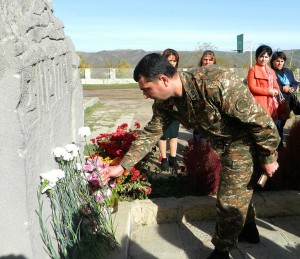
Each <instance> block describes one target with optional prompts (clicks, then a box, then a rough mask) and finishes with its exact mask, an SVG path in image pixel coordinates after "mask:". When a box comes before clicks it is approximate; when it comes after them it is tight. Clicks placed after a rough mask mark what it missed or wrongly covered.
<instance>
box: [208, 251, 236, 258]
mask: <svg viewBox="0 0 300 259" xmlns="http://www.w3.org/2000/svg"><path fill="white" fill-rule="evenodd" d="M229 258H230V256H229V252H221V251H219V250H217V249H215V250H214V251H213V252H212V253H211V254H210V255H209V257H207V259H229Z"/></svg>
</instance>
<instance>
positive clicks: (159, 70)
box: [133, 53, 176, 82]
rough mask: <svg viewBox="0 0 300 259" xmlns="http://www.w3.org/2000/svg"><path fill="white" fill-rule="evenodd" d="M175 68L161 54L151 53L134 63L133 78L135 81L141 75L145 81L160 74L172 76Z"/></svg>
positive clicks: (154, 79)
mask: <svg viewBox="0 0 300 259" xmlns="http://www.w3.org/2000/svg"><path fill="white" fill-rule="evenodd" d="M175 73H176V68H175V67H173V66H172V65H171V64H170V62H169V61H168V60H167V58H166V57H164V56H163V55H161V54H158V53H151V54H148V55H146V56H144V57H143V58H142V59H141V60H140V62H139V63H138V64H137V65H136V67H135V69H134V71H133V78H134V80H135V81H136V82H138V81H139V80H140V78H141V77H142V76H143V77H144V78H145V80H146V81H148V82H152V81H156V80H157V79H158V77H159V76H160V75H165V76H167V77H170V78H171V77H173V76H174V75H175Z"/></svg>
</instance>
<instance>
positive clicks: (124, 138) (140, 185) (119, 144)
mask: <svg viewBox="0 0 300 259" xmlns="http://www.w3.org/2000/svg"><path fill="white" fill-rule="evenodd" d="M134 127H135V128H134V129H130V128H128V124H127V123H123V124H121V125H120V126H118V127H117V129H116V131H115V132H113V133H104V134H100V135H99V136H97V137H96V138H94V139H91V142H92V143H93V144H94V149H93V151H94V154H93V155H92V156H99V157H101V159H102V161H105V162H107V163H108V164H109V165H118V164H119V163H120V161H121V160H122V158H123V157H124V156H125V154H126V153H127V152H128V150H129V148H130V146H131V143H132V141H134V140H135V139H136V138H137V136H138V132H137V129H139V128H140V123H139V122H136V123H135V125H134ZM89 159H90V158H89ZM144 169H146V164H145V163H144V162H143V161H141V162H139V163H137V164H136V165H135V166H134V168H132V169H131V170H130V171H127V170H126V171H125V173H124V174H123V175H121V176H120V177H118V178H116V179H115V180H112V181H111V182H110V183H109V186H111V188H112V193H113V197H114V198H115V199H117V200H120V201H123V200H127V201H130V200H134V199H145V198H147V197H148V195H150V193H151V191H152V189H151V187H150V183H149V182H148V179H147V176H146V174H143V173H141V171H142V170H144Z"/></svg>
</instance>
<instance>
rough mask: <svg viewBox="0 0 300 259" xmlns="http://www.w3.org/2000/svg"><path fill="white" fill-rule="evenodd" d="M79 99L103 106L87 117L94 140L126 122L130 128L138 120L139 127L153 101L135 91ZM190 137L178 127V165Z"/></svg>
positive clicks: (86, 92)
mask: <svg viewBox="0 0 300 259" xmlns="http://www.w3.org/2000/svg"><path fill="white" fill-rule="evenodd" d="M83 96H84V101H88V100H90V99H91V98H98V99H99V102H100V103H101V104H103V108H99V109H98V110H96V111H95V112H94V113H93V114H92V116H91V120H92V121H93V124H94V125H95V126H94V127H93V129H92V137H91V138H94V137H96V136H97V135H98V134H99V133H105V132H108V133H110V132H113V131H114V130H115V129H116V128H117V126H119V125H121V124H122V123H128V125H129V127H131V126H133V125H134V123H135V122H136V121H138V122H139V123H140V124H141V128H143V127H144V126H145V125H146V124H147V122H148V121H149V120H150V119H151V116H152V104H153V100H151V99H144V98H143V95H142V92H141V91H140V90H139V89H138V88H137V89H116V90H113V89H104V90H84V91H83ZM191 137H192V131H191V130H186V129H185V128H184V127H182V126H180V129H179V137H178V147H177V159H178V162H179V164H180V165H183V162H182V156H183V151H184V148H185V147H186V146H187V141H188V140H189V139H190V138H191ZM153 163H154V164H156V166H159V162H158V161H153Z"/></svg>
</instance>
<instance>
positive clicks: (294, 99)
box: [290, 93, 300, 115]
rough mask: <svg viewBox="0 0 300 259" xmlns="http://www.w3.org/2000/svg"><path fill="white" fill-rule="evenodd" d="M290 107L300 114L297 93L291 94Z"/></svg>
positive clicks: (299, 102)
mask: <svg viewBox="0 0 300 259" xmlns="http://www.w3.org/2000/svg"><path fill="white" fill-rule="evenodd" d="M290 96H291V97H290V108H291V110H292V111H293V112H294V114H295V115H300V101H299V100H298V98H297V95H296V94H294V93H292V94H291V95H290Z"/></svg>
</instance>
